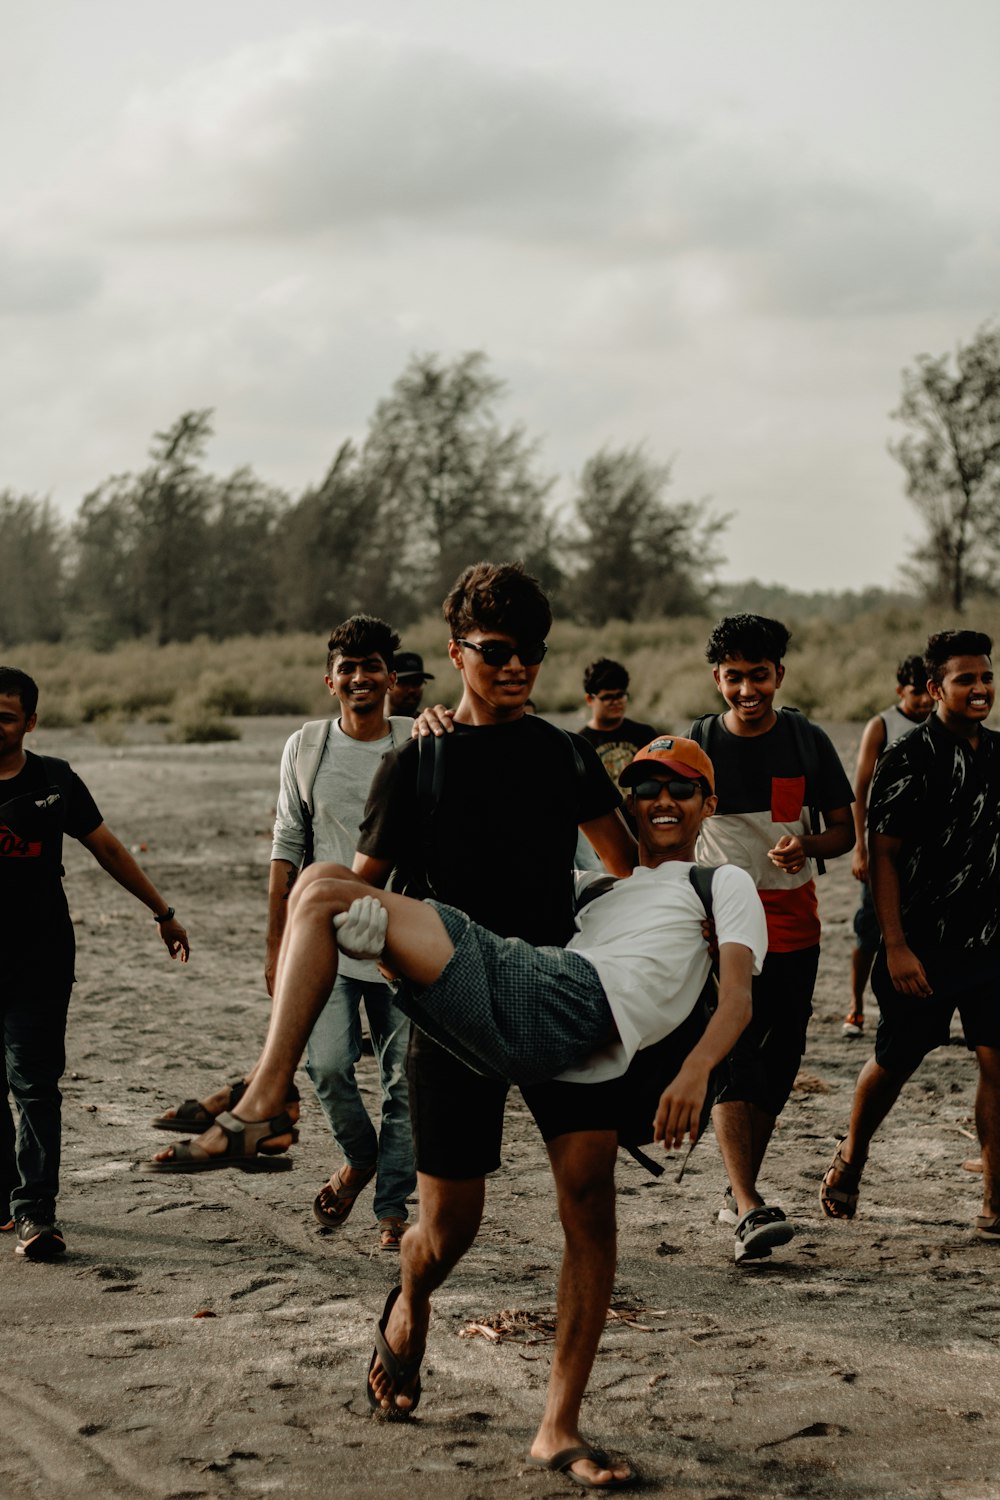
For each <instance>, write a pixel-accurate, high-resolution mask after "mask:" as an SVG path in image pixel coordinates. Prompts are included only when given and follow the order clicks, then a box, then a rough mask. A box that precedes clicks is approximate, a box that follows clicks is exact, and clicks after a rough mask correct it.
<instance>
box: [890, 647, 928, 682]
mask: <svg viewBox="0 0 1000 1500" xmlns="http://www.w3.org/2000/svg"><path fill="white" fill-rule="evenodd" d="M896 681H897V682H898V683H899V685H900V687H915V688H920V689H921V691H926V688H927V668H926V666H925V665H924V659H923V657H922V656H920V655H919V654H918V655H917V656H904V657H903V660H902V661H901V662H900V664H899V666H898V667H897V668H896Z"/></svg>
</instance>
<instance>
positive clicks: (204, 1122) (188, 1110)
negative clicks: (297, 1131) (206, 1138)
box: [151, 1078, 299, 1135]
mask: <svg viewBox="0 0 1000 1500" xmlns="http://www.w3.org/2000/svg"><path fill="white" fill-rule="evenodd" d="M249 1087H250V1085H249V1084H248V1083H247V1082H246V1081H245V1080H244V1079H242V1078H237V1079H236V1081H235V1082H234V1083H231V1084H230V1085H229V1099H228V1102H227V1103H226V1104H224V1105H223V1107H222V1110H220V1114H221V1113H224V1112H225V1111H226V1110H229V1111H232V1110H234V1109H235V1108H236V1106H237V1104H239V1102H240V1100H241V1099H242V1098H243V1095H244V1094H245V1093H246V1091H247V1089H248V1088H249ZM298 1102H299V1091H298V1089H297V1088H296V1087H295V1085H294V1083H293V1084H292V1086H291V1088H290V1089H289V1090H288V1098H287V1099H286V1100H285V1108H286V1109H287V1108H288V1105H289V1104H298ZM218 1118H219V1116H218V1115H213V1114H210V1113H209V1111H208V1110H207V1109H206V1108H205V1106H204V1104H202V1102H201V1100H200V1099H185V1100H184V1103H183V1104H178V1106H177V1108H176V1109H175V1110H174V1113H173V1114H172V1115H157V1117H156V1119H155V1120H153V1121H152V1122H151V1123H152V1126H153V1129H154V1130H176V1131H177V1133H178V1135H185V1134H187V1135H202V1134H203V1133H204V1132H205V1131H206V1130H208V1129H209V1128H210V1127H211V1126H212V1125H214V1124H215V1122H216V1120H217V1119H218Z"/></svg>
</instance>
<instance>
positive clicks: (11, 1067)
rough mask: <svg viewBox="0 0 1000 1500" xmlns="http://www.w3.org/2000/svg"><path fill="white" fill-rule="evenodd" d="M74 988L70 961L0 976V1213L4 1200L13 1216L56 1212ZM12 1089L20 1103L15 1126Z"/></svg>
mask: <svg viewBox="0 0 1000 1500" xmlns="http://www.w3.org/2000/svg"><path fill="white" fill-rule="evenodd" d="M72 988H73V968H72V962H71V961H70V963H69V964H68V966H67V965H66V964H64V963H59V964H56V965H55V966H54V967H53V968H51V969H49V970H48V972H42V971H40V970H39V969H37V968H36V969H34V970H29V971H26V972H23V973H21V974H17V973H14V974H12V975H10V976H9V980H8V978H7V977H5V978H4V979H3V980H2V981H0V1028H2V1038H3V1053H2V1065H3V1067H2V1073H0V1213H2V1210H3V1207H4V1200H5V1199H6V1200H8V1201H9V1203H10V1209H11V1212H12V1213H13V1214H14V1215H15V1217H20V1216H21V1215H27V1216H28V1217H29V1218H32V1219H40V1220H43V1221H44V1220H47V1219H52V1218H54V1217H55V1209H56V1198H57V1196H58V1194H59V1152H60V1144H61V1139H62V1094H61V1093H60V1092H59V1080H60V1078H61V1077H62V1074H63V1070H64V1068H65V1066H66V1045H65V1044H66V1013H67V1011H68V1009H69V997H70V992H71V990H72ZM8 1092H9V1093H10V1095H11V1096H12V1097H13V1100H14V1103H15V1105H16V1106H17V1119H18V1123H17V1128H16V1131H15V1127H14V1121H13V1119H12V1117H11V1112H10V1109H9V1107H8V1105H7V1095H8Z"/></svg>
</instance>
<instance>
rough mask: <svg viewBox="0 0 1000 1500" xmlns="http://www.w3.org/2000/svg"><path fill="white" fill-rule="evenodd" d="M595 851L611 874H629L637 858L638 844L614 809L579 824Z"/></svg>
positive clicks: (619, 814)
mask: <svg viewBox="0 0 1000 1500" xmlns="http://www.w3.org/2000/svg"><path fill="white" fill-rule="evenodd" d="M580 832H581V833H582V834H584V835H585V837H586V838H587V839H588V840H589V842H590V844H591V846H592V847H593V849H594V851H595V853H596V854H597V856H598V858H599V859H600V861H601V863H602V864H603V865H604V868H605V869H606V870H610V872H611V874H612V875H631V873H632V871H633V870H634V869H635V867H636V863H637V862H638V859H639V846H638V844H637V843H636V841H635V839H634V838H633V837H632V835H631V833H630V832H629V829H628V825H627V824H626V822H625V819H624V818H623V817H622V815H621V813H620V812H619V811H618V810H617V808H616V809H614V810H613V811H612V812H608V813H603V814H602V815H601V817H599V818H591V819H590V821H589V822H588V823H581V824H580Z"/></svg>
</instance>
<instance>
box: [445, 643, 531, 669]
mask: <svg viewBox="0 0 1000 1500" xmlns="http://www.w3.org/2000/svg"><path fill="white" fill-rule="evenodd" d="M455 645H456V646H467V647H468V648H469V650H470V651H478V652H479V655H480V656H481V657H482V658H483V661H484V662H485V663H486V665H487V666H488V667H505V666H506V665H507V663H508V662H509V661H510V659H511V657H512V656H516V657H517V659H518V661H519V662H520V663H521V665H522V667H537V666H538V663H539V662H540V661H541V660H542V657H543V656H544V655H545V653H546V651H547V650H548V649H549V648H548V646H547V645H546V643H545V642H544V641H536V642H535V643H534V645H531V646H508V645H507V642H506V641H483V642H482V643H481V645H478V646H477V645H476V643H475V641H464V640H462V638H461V636H456V637H455Z"/></svg>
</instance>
